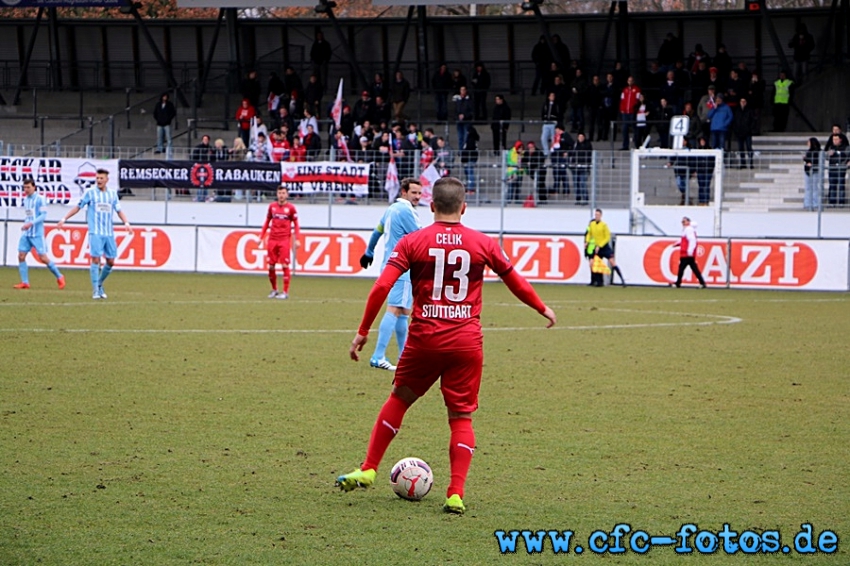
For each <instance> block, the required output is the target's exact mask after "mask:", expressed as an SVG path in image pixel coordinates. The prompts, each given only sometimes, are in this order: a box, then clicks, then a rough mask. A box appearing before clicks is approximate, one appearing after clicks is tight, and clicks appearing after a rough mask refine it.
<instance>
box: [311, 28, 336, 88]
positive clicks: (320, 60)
mask: <svg viewBox="0 0 850 566" xmlns="http://www.w3.org/2000/svg"><path fill="white" fill-rule="evenodd" d="M331 55H333V50H332V49H331V44H330V43H328V42H327V41H325V36H324V34H323V33H322V32H320V31H317V32H316V40H315V41H314V42H313V46H312V47H310V62H311V63H312V64H313V74H314V75H316V77H317V78H318V81H319V85H320V86H321V89H322V92H324V91H325V89H327V88H328V66H329V65H330V62H331Z"/></svg>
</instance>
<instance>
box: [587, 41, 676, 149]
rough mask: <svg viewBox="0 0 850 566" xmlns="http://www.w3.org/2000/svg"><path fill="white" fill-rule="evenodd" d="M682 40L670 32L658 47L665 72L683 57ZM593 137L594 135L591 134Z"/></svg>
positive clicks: (660, 61)
mask: <svg viewBox="0 0 850 566" xmlns="http://www.w3.org/2000/svg"><path fill="white" fill-rule="evenodd" d="M682 55H683V54H682V41H681V40H680V39H679V38H678V37H676V36H675V35H673V34H672V33H670V32H668V33H667V36H666V37H665V38H664V41H663V42H662V43H661V47H659V48H658V57H657V59H658V63H659V64H660V65H661V69H662V71H663V72H665V73H666V72H667V71H670V70H672V69H673V67H674V66H675V64H676V61H677V60H679V59H681V58H682ZM591 137H593V136H591Z"/></svg>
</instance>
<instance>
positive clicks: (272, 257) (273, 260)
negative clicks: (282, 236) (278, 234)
mask: <svg viewBox="0 0 850 566" xmlns="http://www.w3.org/2000/svg"><path fill="white" fill-rule="evenodd" d="M291 258H292V240H269V249H268V259H269V267H272V266H274V265H277V264H278V263H280V264H283V265H289V262H290V261H291Z"/></svg>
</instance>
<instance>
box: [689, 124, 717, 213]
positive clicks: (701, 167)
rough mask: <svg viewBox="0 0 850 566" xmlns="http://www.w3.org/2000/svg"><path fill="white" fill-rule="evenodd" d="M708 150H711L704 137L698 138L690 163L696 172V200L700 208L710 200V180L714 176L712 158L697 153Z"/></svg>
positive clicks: (711, 156)
mask: <svg viewBox="0 0 850 566" xmlns="http://www.w3.org/2000/svg"><path fill="white" fill-rule="evenodd" d="M709 149H711V147H710V146H709V145H708V140H707V139H706V138H704V137H700V138H699V139H698V140H697V150H698V151H696V152H694V154H693V157H692V163H693V164H694V166H693V169H694V170H695V171H696V175H697V189H698V194H697V198H698V204H699V205H700V206H707V205H708V203H709V201H710V200H711V179H712V177H713V176H714V156H713V155H704V154H703V153H704V151H703V152H701V151H699V150H709Z"/></svg>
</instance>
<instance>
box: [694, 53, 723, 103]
mask: <svg viewBox="0 0 850 566" xmlns="http://www.w3.org/2000/svg"><path fill="white" fill-rule="evenodd" d="M711 85H712V82H711V80H710V79H709V72H708V66H707V65H706V63H705V61H700V62H699V65H698V67H697V71H696V72H695V73H692V74H691V102H693V103H694V104H697V103H699V101H700V99H701V98H702V97H703V96H705V95H706V93H707V92H708V87H709V86H711ZM714 86H717V85H714Z"/></svg>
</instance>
